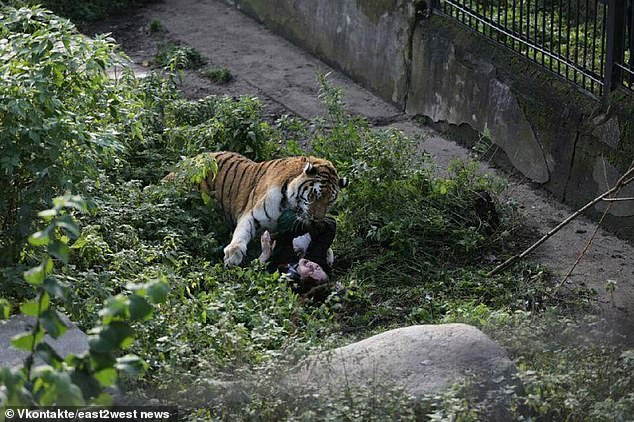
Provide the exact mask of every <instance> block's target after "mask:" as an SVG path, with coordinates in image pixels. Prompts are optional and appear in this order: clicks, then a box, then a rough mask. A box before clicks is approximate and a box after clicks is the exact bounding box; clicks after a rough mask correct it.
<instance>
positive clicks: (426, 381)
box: [287, 324, 516, 398]
mask: <svg viewBox="0 0 634 422" xmlns="http://www.w3.org/2000/svg"><path fill="white" fill-rule="evenodd" d="M515 371H516V368H515V365H514V364H513V362H511V360H510V359H509V358H508V357H507V355H506V352H505V351H504V350H503V349H502V348H501V347H500V346H498V345H497V344H496V343H495V342H493V341H492V340H491V339H490V338H489V337H487V336H486V335H485V334H484V333H482V332H481V331H480V330H478V329H477V328H475V327H472V326H469V325H466V324H444V325H416V326H411V327H405V328H399V329H396V330H391V331H387V332H385V333H382V334H378V335H375V336H372V337H370V338H367V339H365V340H362V341H359V342H357V343H353V344H350V345H348V346H345V347H340V348H338V349H334V350H331V351H327V352H322V353H320V354H318V355H316V356H312V357H309V358H308V359H307V360H306V361H305V362H304V364H302V365H300V366H299V369H298V371H297V372H296V373H295V374H293V375H291V376H290V379H288V381H287V382H288V383H289V384H291V385H293V384H295V385H299V386H306V385H312V386H318V388H320V389H327V390H329V391H335V390H341V389H344V388H349V387H351V386H368V385H372V384H373V383H377V384H378V385H382V386H387V385H393V386H395V387H401V388H403V389H404V390H405V391H406V392H407V393H409V394H410V395H412V396H414V397H417V398H420V397H422V396H424V395H427V394H434V393H438V392H441V391H442V390H444V389H446V388H447V387H450V386H452V385H454V384H456V383H458V382H460V381H463V380H464V379H465V377H467V376H469V375H471V376H475V377H477V378H476V379H477V381H478V383H479V384H481V385H484V386H487V385H490V386H491V388H493V387H494V386H495V385H496V384H497V383H498V382H499V381H500V380H502V379H505V380H507V381H508V380H509V379H510V378H511V377H510V375H511V374H513V373H514V372H515ZM333 389H335V390H333Z"/></svg>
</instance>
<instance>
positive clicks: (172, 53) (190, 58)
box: [153, 42, 207, 72]
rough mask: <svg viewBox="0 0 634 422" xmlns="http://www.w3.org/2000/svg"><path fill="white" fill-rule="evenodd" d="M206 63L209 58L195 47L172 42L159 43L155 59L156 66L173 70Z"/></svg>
mask: <svg viewBox="0 0 634 422" xmlns="http://www.w3.org/2000/svg"><path fill="white" fill-rule="evenodd" d="M205 63H207V59H206V58H205V57H204V56H203V55H202V54H201V53H200V52H199V51H198V50H196V49H195V48H194V47H191V46H187V45H185V46H184V45H178V44H175V43H171V42H170V43H163V44H161V45H159V47H158V52H157V53H156V55H155V56H154V60H153V64H154V66H156V67H160V68H164V69H168V70H170V71H171V72H177V71H183V70H187V69H198V68H200V67H202V66H204V65H205Z"/></svg>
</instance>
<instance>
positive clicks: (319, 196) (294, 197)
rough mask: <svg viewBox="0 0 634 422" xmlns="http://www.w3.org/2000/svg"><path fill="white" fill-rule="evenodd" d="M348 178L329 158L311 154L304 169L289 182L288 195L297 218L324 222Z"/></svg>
mask: <svg viewBox="0 0 634 422" xmlns="http://www.w3.org/2000/svg"><path fill="white" fill-rule="evenodd" d="M346 186H348V181H347V179H346V178H345V177H344V178H339V176H337V170H336V169H335V167H334V166H333V165H332V163H331V162H330V161H328V160H324V159H321V158H315V157H308V158H307V162H306V164H305V165H304V168H303V170H302V173H301V174H300V175H299V176H297V177H296V178H294V179H293V180H292V181H291V182H290V183H289V185H288V198H289V203H290V206H291V208H293V209H294V210H295V211H296V213H297V218H298V219H299V220H301V221H303V222H304V223H315V222H320V221H322V220H323V219H324V217H325V216H326V213H327V212H328V208H330V206H331V205H332V204H333V203H334V202H335V200H336V199H337V195H338V194H339V192H340V190H341V188H344V187H346Z"/></svg>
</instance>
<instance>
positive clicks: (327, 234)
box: [258, 215, 336, 294]
mask: <svg viewBox="0 0 634 422" xmlns="http://www.w3.org/2000/svg"><path fill="white" fill-rule="evenodd" d="M284 217H286V218H287V219H288V220H289V221H285V218H284ZM276 229H277V230H276V231H275V232H274V233H273V234H271V233H269V232H268V231H265V232H264V233H263V234H262V237H261V238H260V243H261V246H262V253H261V255H260V257H259V258H258V259H259V260H260V262H263V263H267V264H268V265H267V270H268V271H269V272H271V273H273V272H275V271H279V272H280V274H283V275H284V278H286V279H287V280H288V281H289V282H290V284H291V287H292V288H293V290H294V291H295V292H297V293H300V294H304V293H308V292H309V291H310V290H311V289H313V288H315V287H317V286H321V285H325V284H326V283H327V282H328V280H329V276H328V272H329V271H330V269H331V265H332V263H333V254H332V249H330V246H331V245H332V242H333V240H334V238H335V233H336V224H335V221H334V220H333V219H332V218H330V217H326V218H325V219H324V220H323V221H321V222H319V223H310V224H305V223H302V222H301V221H298V220H297V219H295V218H294V216H293V215H289V216H283V218H280V222H279V223H278V227H277V228H276Z"/></svg>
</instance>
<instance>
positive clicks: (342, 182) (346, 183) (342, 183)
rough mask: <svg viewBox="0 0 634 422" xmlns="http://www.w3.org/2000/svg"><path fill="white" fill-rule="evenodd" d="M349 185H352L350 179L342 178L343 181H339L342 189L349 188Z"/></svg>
mask: <svg viewBox="0 0 634 422" xmlns="http://www.w3.org/2000/svg"><path fill="white" fill-rule="evenodd" d="M349 184H350V183H349V182H348V178H347V177H342V178H341V179H339V187H340V188H341V189H343V188H347V187H348V185H349Z"/></svg>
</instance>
